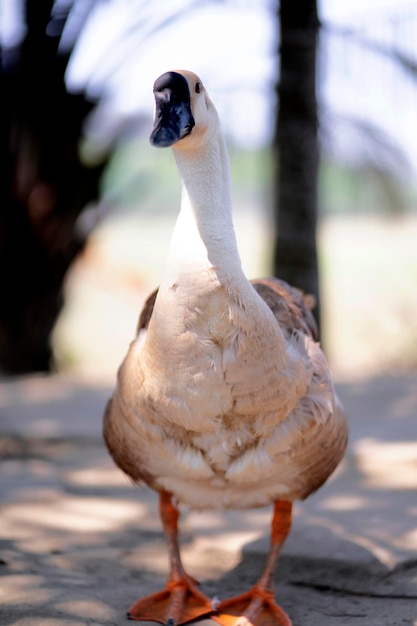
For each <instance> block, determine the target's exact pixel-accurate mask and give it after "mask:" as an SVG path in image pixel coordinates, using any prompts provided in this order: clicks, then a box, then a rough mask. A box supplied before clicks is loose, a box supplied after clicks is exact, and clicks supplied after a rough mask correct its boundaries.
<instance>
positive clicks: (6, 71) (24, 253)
mask: <svg viewBox="0 0 417 626" xmlns="http://www.w3.org/2000/svg"><path fill="white" fill-rule="evenodd" d="M71 5H72V2H71V1H70V2H56V3H55V6H54V2H53V0H42V1H41V2H40V1H39V0H26V2H24V3H22V6H24V15H23V16H22V20H23V22H24V23H25V27H26V34H25V36H24V38H23V39H22V41H21V42H20V43H19V44H17V45H15V46H14V47H9V48H6V47H5V46H3V47H2V49H1V73H0V81H1V93H2V116H1V135H0V136H1V151H2V162H3V176H2V177H1V179H0V180H1V182H0V197H1V205H0V293H1V301H0V369H2V370H3V371H5V372H7V373H14V374H16V373H24V372H33V371H47V370H50V369H51V367H52V366H53V362H52V352H51V345H50V337H51V332H52V329H53V327H54V324H55V321H56V318H57V316H58V313H59V311H60V309H61V306H62V289H63V281H64V278H65V275H66V273H67V270H68V268H69V266H70V265H71V263H72V262H73V261H74V259H75V257H76V256H77V255H78V254H79V252H80V251H81V250H82V248H83V245H84V243H85V242H84V238H83V236H82V235H81V233H80V232H79V231H78V229H77V218H78V216H79V214H80V212H81V211H82V210H83V208H84V207H85V206H86V204H87V203H88V202H91V201H92V200H94V199H95V198H96V197H97V190H98V181H99V178H100V175H101V171H102V167H103V166H100V167H95V168H90V169H88V168H86V167H85V166H84V165H83V164H82V163H81V162H80V158H79V152H78V142H79V139H80V137H81V133H82V127H83V123H84V120H85V118H86V116H87V114H88V113H89V111H90V110H91V108H92V104H91V103H89V102H87V101H86V100H85V99H84V97H83V96H81V95H71V94H69V93H68V92H67V91H66V89H65V85H64V72H65V69H66V65H67V62H68V58H69V53H70V51H65V53H64V52H62V51H60V50H58V46H59V42H60V36H61V34H62V31H63V28H64V26H65V24H66V21H67V18H68V14H69V12H70V10H71ZM85 6H87V8H88V6H90V8H91V6H92V2H91V1H90V2H89V3H87V5H85Z"/></svg>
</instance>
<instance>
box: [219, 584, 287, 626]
mask: <svg viewBox="0 0 417 626" xmlns="http://www.w3.org/2000/svg"><path fill="white" fill-rule="evenodd" d="M216 609H217V610H216V614H215V615H212V616H211V619H213V620H215V621H216V622H218V623H219V624H220V625H221V626H292V622H291V620H290V618H289V617H288V615H287V614H286V613H285V611H283V610H282V609H281V608H280V607H279V606H278V605H277V604H276V602H275V599H274V594H273V593H272V592H271V591H268V590H264V589H262V588H260V587H257V586H256V585H255V586H254V587H253V588H252V589H250V590H249V591H247V592H246V593H243V594H241V595H240V596H236V597H234V598H230V599H228V600H224V601H223V602H220V604H218V605H217V607H216Z"/></svg>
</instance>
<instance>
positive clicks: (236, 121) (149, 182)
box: [0, 0, 417, 382]
mask: <svg viewBox="0 0 417 626" xmlns="http://www.w3.org/2000/svg"><path fill="white" fill-rule="evenodd" d="M0 46H1V94H2V113H1V149H2V177H1V180H0V189H1V191H0V193H1V203H0V294H1V295H0V371H1V372H2V373H3V375H5V376H8V375H16V374H27V373H32V372H52V371H57V370H58V371H60V372H64V373H68V374H76V375H81V376H83V377H86V378H91V379H94V380H100V381H104V382H109V381H110V382H111V381H113V380H114V377H115V373H116V369H117V367H118V365H119V363H120V361H121V360H122V358H123V356H124V355H125V353H126V350H127V347H128V344H129V342H130V341H131V340H132V339H133V337H134V332H135V327H136V322H137V318H138V314H139V311H140V309H141V306H142V303H143V301H144V299H145V297H146V296H147V294H148V293H149V292H150V291H151V290H152V289H153V288H154V287H156V286H157V285H158V283H159V281H160V279H161V275H162V272H163V270H164V263H165V255H166V250H167V245H168V241H169V236H170V232H171V230H172V228H173V224H174V221H175V219H176V215H177V210H178V207H179V191H180V190H179V182H178V177H177V172H176V167H175V164H174V161H173V157H172V154H171V151H170V150H156V149H155V148H152V147H151V146H150V145H149V141H148V137H149V134H150V132H151V128H152V116H153V95H152V85H153V82H154V80H155V79H156V78H157V77H158V76H159V75H160V74H161V73H163V72H165V71H167V70H170V69H179V68H184V69H190V70H193V71H195V72H196V73H198V74H199V75H200V76H201V78H202V79H203V81H204V83H205V86H206V88H207V90H208V92H209V93H210V96H211V98H212V100H213V101H214V103H215V104H216V107H217V109H218V111H219V114H220V117H221V120H222V125H223V129H224V132H225V135H226V138H227V143H228V146H229V150H230V157H231V164H232V176H233V189H234V200H235V224H236V231H237V236H238V241H239V246H240V250H241V255H242V260H243V265H244V268H245V271H246V273H247V275H248V277H253V278H254V277H257V276H263V275H270V274H275V275H278V276H280V277H282V278H285V279H286V280H288V281H289V282H291V283H293V284H294V285H296V286H299V287H301V288H303V289H305V290H307V291H308V292H310V293H313V294H314V295H315V297H316V300H317V304H318V306H317V309H316V313H317V318H318V320H319V321H320V327H321V337H322V343H323V346H324V349H325V352H326V354H327V357H328V359H329V361H330V364H331V367H332V369H333V371H334V374H335V376H336V379H337V380H338V381H352V380H357V379H364V378H369V377H376V376H381V375H400V374H402V373H404V372H407V371H410V370H415V368H416V365H417V289H416V284H417V180H416V170H417V5H416V3H415V2H408V1H402V0H360V1H359V0H354V1H353V0H351V1H350V2H349V3H346V2H344V1H343V0H317V2H316V1H313V0H302V1H300V2H297V3H294V2H291V1H290V0H282V1H281V3H279V2H278V0H274V1H273V0H211V1H210V0H178V1H177V2H171V1H169V0H155V1H154V2H147V1H146V0H105V1H104V0H55V2H54V1H53V0H42V1H41V0H1V1H0Z"/></svg>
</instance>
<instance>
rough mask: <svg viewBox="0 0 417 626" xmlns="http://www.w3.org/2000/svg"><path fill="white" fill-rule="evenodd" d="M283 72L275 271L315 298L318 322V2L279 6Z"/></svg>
mask: <svg viewBox="0 0 417 626" xmlns="http://www.w3.org/2000/svg"><path fill="white" fill-rule="evenodd" d="M279 25H280V39H279V41H280V48H279V63H280V72H279V79H278V83H277V93H278V107H277V118H276V132H275V136H274V139H273V155H272V158H273V164H274V165H273V167H274V176H273V180H274V190H273V191H274V200H273V202H274V216H275V224H276V230H277V234H276V239H275V245H274V251H273V271H274V273H275V274H276V275H277V276H279V277H280V278H282V279H284V280H286V281H287V282H289V283H291V284H292V285H294V286H295V287H299V288H300V289H302V290H303V291H305V292H306V293H308V294H312V295H313V296H314V297H315V299H316V307H315V309H314V313H315V316H316V320H317V322H319V320H320V312H319V311H320V307H319V276H318V263H317V246H316V224H317V180H318V167H319V149H318V133H317V128H318V121H317V120H318V116H317V99H316V51H317V42H318V29H319V20H318V16H317V4H316V0H300V1H299V2H293V1H292V0H281V2H280V4H279Z"/></svg>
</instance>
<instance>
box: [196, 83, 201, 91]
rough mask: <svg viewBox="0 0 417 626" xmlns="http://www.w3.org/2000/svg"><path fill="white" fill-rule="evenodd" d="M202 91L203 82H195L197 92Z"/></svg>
mask: <svg viewBox="0 0 417 626" xmlns="http://www.w3.org/2000/svg"><path fill="white" fill-rule="evenodd" d="M200 91H201V83H196V84H195V92H196V93H200Z"/></svg>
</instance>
